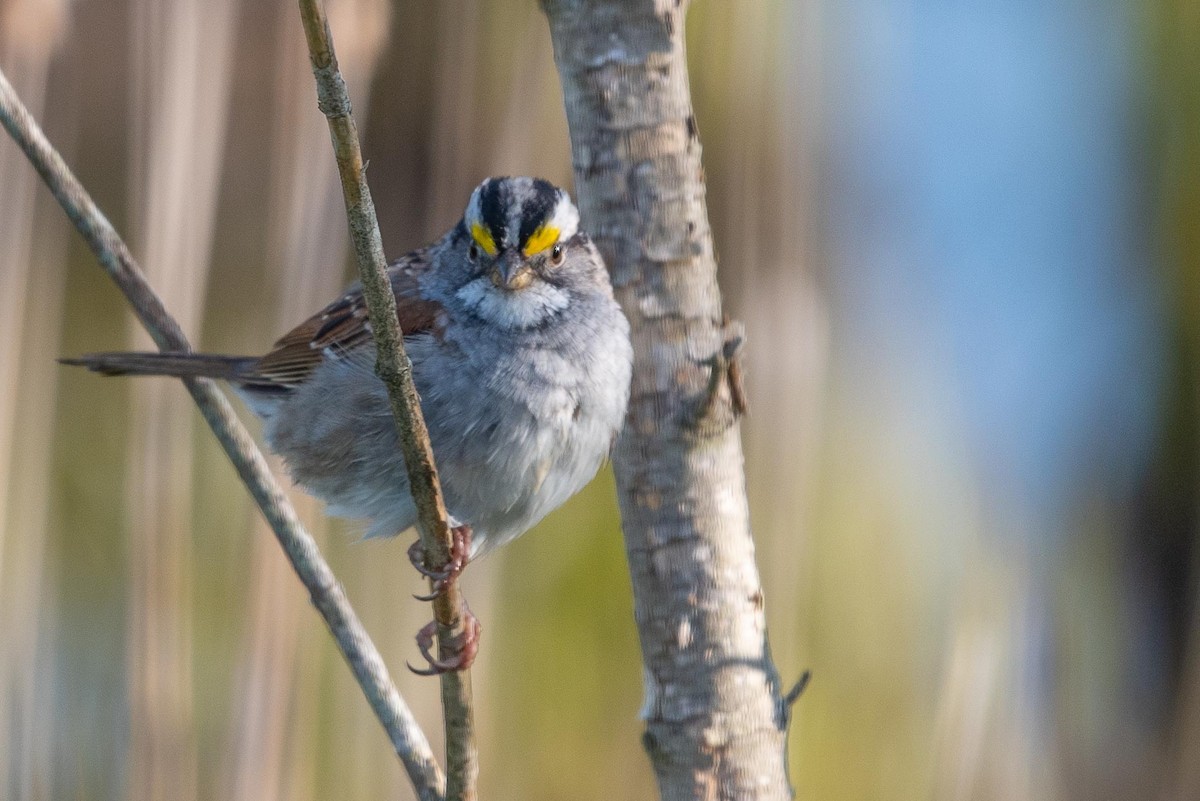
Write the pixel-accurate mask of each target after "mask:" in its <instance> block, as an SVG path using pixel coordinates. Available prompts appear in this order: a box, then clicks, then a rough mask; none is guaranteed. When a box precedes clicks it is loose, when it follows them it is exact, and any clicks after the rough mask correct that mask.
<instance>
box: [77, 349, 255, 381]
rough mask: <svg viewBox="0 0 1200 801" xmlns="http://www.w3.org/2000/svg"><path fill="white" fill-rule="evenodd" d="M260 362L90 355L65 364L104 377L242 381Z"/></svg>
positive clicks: (201, 356) (250, 359) (209, 356)
mask: <svg viewBox="0 0 1200 801" xmlns="http://www.w3.org/2000/svg"><path fill="white" fill-rule="evenodd" d="M257 361H258V360H257V359H255V358H254V357H252V356H218V355H216V354H212V353H89V354H87V355H85V356H80V357H79V358H78V359H59V362H61V363H62V364H69V365H76V366H79V367H86V368H87V369H89V370H91V371H92V372H95V373H101V374H102V375H169V376H176V377H179V378H221V379H225V380H226V381H235V382H236V381H240V380H242V379H243V378H245V377H246V374H247V372H248V371H249V370H251V369H252V368H253V366H254V364H255V363H256V362H257Z"/></svg>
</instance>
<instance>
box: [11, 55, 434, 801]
mask: <svg viewBox="0 0 1200 801" xmlns="http://www.w3.org/2000/svg"><path fill="white" fill-rule="evenodd" d="M0 124H2V125H3V126H4V128H5V129H6V130H7V131H8V132H9V134H11V135H12V137H13V139H15V140H16V141H17V144H19V145H20V146H21V149H22V150H24V151H25V154H26V155H27V156H28V157H29V160H30V161H31V162H32V163H33V166H34V168H35V169H36V170H37V171H38V174H39V175H41V177H42V179H43V180H44V181H45V182H46V184H47V185H48V186H49V187H50V191H51V192H52V193H53V194H54V197H55V198H56V199H57V200H58V202H59V203H60V204H61V205H62V207H63V209H64V210H65V211H66V213H67V216H68V217H69V218H70V220H71V222H72V223H73V224H74V225H75V227H76V228H77V229H78V230H79V232H80V233H81V234H82V235H83V238H84V239H85V240H86V241H87V243H88V246H89V247H90V248H91V249H92V252H93V253H95V254H96V257H97V259H99V261H100V264H101V266H102V267H103V268H104V270H105V271H106V272H107V273H108V274H109V276H110V277H111V278H112V279H113V280H114V281H115V282H116V283H117V286H118V287H120V289H121V291H122V292H123V293H124V294H125V297H126V298H127V299H128V300H129V303H130V305H131V306H132V307H133V310H134V312H135V313H136V314H137V317H138V319H139V320H140V321H141V323H142V325H143V326H144V327H145V329H146V331H147V332H149V334H150V336H151V337H152V338H153V339H154V342H155V344H156V345H158V347H159V348H160V349H161V350H173V351H188V350H191V346H190V345H189V344H188V341H187V338H186V337H185V336H184V334H183V331H182V330H181V329H180V328H179V325H178V324H177V323H176V322H175V320H174V319H172V318H171V316H170V314H168V313H167V310H166V309H165V308H164V307H163V304H162V301H161V300H160V299H159V298H158V296H157V295H156V294H155V293H154V290H153V289H152V288H151V287H150V285H149V284H148V283H147V282H146V279H145V276H144V275H143V273H142V271H141V268H139V267H138V265H137V263H136V262H135V261H134V259H133V256H132V255H131V254H130V252H129V249H128V248H127V247H126V246H125V243H124V242H123V241H122V240H121V237H120V236H119V235H118V234H117V232H116V230H115V229H114V228H113V227H112V225H111V224H110V223H109V222H108V220H107V219H106V218H105V217H104V215H103V214H102V213H101V212H100V210H99V209H98V208H97V207H96V204H95V202H93V200H92V198H91V197H90V196H89V195H88V193H87V191H86V190H85V189H84V188H83V186H82V184H80V183H79V180H78V179H77V178H76V177H75V176H74V175H73V174H72V173H71V171H70V170H69V169H68V168H67V166H66V164H65V163H64V162H63V160H62V157H61V156H59V154H58V153H57V152H56V151H55V150H54V148H53V147H52V146H51V145H50V143H49V141H48V140H47V139H46V137H45V134H44V133H43V132H42V130H41V128H40V127H39V126H38V124H37V123H36V122H35V121H34V120H33V117H32V116H31V115H30V113H29V110H28V109H26V108H25V106H24V105H23V104H22V103H21V101H20V99H19V98H18V97H17V94H16V92H15V91H14V90H13V88H12V85H11V84H10V83H9V82H8V79H7V78H6V77H5V76H4V74H3V72H0ZM183 383H184V385H185V386H186V387H187V389H188V392H190V393H191V395H192V398H193V399H194V400H195V402H196V405H197V406H198V407H199V409H200V412H201V414H202V415H203V416H204V419H205V420H206V421H207V422H208V424H209V426H210V427H211V428H212V430H213V433H215V434H216V435H217V439H218V441H220V443H221V446H222V447H223V448H224V449H225V453H226V454H227V455H228V456H229V460H230V461H231V462H233V465H234V467H235V468H236V469H237V471H238V475H239V476H240V477H241V479H242V481H243V482H244V483H245V484H246V487H247V489H249V490H250V494H251V495H252V496H253V497H254V500H255V501H256V502H257V503H258V505H259V508H260V509H262V512H263V515H264V516H265V517H266V519H267V521H268V522H269V523H270V524H271V528H272V529H273V530H274V531H275V536H276V537H277V538H278V539H279V544H280V545H281V546H282V547H283V550H284V553H285V554H286V555H287V557H288V560H289V561H290V562H291V563H292V567H293V568H294V569H295V571H296V573H297V575H299V576H300V580H301V581H302V582H303V583H304V586H305V587H306V588H307V589H308V592H309V595H310V597H311V599H312V602H313V605H314V606H316V607H317V610H318V611H319V612H320V613H321V616H322V617H323V618H324V619H325V622H326V624H327V625H328V626H329V630H330V632H331V633H332V634H333V636H334V639H335V640H336V641H337V644H338V648H339V649H340V650H341V651H342V654H343V656H345V658H346V661H347V662H348V663H349V665H350V668H351V670H353V672H354V676H355V678H356V679H357V680H358V683H359V686H360V687H362V690H363V694H364V695H366V697H367V701H368V702H369V703H370V704H371V708H372V709H373V710H374V711H375V714H376V716H377V717H378V718H379V721H380V723H382V724H383V727H384V729H386V730H387V733H388V736H389V737H390V738H391V741H392V745H393V746H394V747H395V749H396V753H397V755H398V756H399V757H400V759H401V761H402V762H403V763H404V767H405V769H406V770H407V771H408V775H409V778H410V780H411V781H412V783H413V786H414V788H415V789H416V791H417V795H418V796H419V797H420V798H421V801H441V799H442V797H443V790H444V787H445V782H446V779H445V777H444V776H443V775H442V772H441V770H440V769H439V768H438V765H437V761H436V760H435V759H434V756H433V751H432V749H431V748H430V746H429V742H428V740H427V739H426V738H425V735H424V733H423V732H422V731H421V729H420V727H419V726H418V725H417V722H416V720H415V719H414V718H413V716H412V712H411V711H410V710H409V708H408V705H407V704H405V702H404V699H403V698H402V697H401V696H400V693H399V692H398V691H397V690H396V686H395V684H393V683H392V680H391V677H390V676H389V675H388V671H387V667H386V666H385V665H384V663H383V658H382V657H381V656H380V654H379V651H378V649H376V648H375V645H374V643H372V642H371V639H370V637H369V636H368V635H367V632H366V629H364V628H363V625H362V622H361V621H360V620H359V619H358V616H357V615H356V614H355V612H354V609H353V608H352V607H351V606H350V602H349V600H348V599H347V598H346V593H345V591H344V590H343V589H342V586H341V584H340V583H338V581H337V578H336V577H335V576H334V574H333V571H332V570H331V569H330V567H329V565H328V564H327V563H326V562H325V560H324V558H323V557H322V556H321V553H320V551H319V549H318V548H317V544H316V542H315V541H314V540H313V538H312V536H311V535H310V534H309V533H308V532H307V531H306V530H305V529H304V526H303V525H302V524H301V523H300V519H299V518H298V517H297V516H296V512H295V510H294V509H293V508H292V505H291V503H290V502H289V501H288V499H287V496H286V495H284V493H283V491H282V490H281V489H280V488H279V485H278V484H277V483H276V481H275V479H274V478H273V477H272V475H271V473H270V470H269V469H268V467H267V463H266V460H265V459H264V458H263V455H262V453H261V452H260V451H259V450H258V447H257V446H256V445H255V444H254V440H253V439H252V438H251V437H250V434H249V433H248V432H247V431H246V429H245V428H244V427H243V426H242V424H241V421H239V420H238V418H237V415H236V414H235V413H234V411H233V407H232V406H231V405H230V404H229V401H228V399H226V397H225V396H224V395H223V394H222V393H221V392H220V391H219V390H218V389H217V386H216V384H215V383H214V382H212V381H209V380H207V379H187V378H185V379H183Z"/></svg>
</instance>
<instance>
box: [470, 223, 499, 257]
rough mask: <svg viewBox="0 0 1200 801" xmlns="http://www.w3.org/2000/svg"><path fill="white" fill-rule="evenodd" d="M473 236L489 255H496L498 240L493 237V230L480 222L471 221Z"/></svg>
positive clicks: (476, 242)
mask: <svg viewBox="0 0 1200 801" xmlns="http://www.w3.org/2000/svg"><path fill="white" fill-rule="evenodd" d="M471 238H472V239H474V240H475V244H477V245H479V247H481V248H483V250H484V252H485V253H487V254H488V255H489V256H495V255H496V240H494V239H492V234H491V232H490V231H488V229H487V228H485V227H484V226H483V225H481V224H480V223H471Z"/></svg>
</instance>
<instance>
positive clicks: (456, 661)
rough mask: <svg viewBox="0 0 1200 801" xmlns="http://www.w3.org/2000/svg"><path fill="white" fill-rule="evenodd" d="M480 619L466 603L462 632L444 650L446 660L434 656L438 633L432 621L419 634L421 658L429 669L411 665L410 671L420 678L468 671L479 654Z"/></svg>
mask: <svg viewBox="0 0 1200 801" xmlns="http://www.w3.org/2000/svg"><path fill="white" fill-rule="evenodd" d="M479 632H480V626H479V619H478V618H476V617H475V615H473V614H472V613H471V610H470V609H469V608H468V607H467V605H466V604H465V603H464V604H463V606H462V631H461V632H459V633H458V634H455V635H453V636H452V637H450V638H449V639H448V640H447V641H446V642H445V643H444V645H445V647H444V649H443V650H445V651H446V652H447V656H446V657H445V658H444V659H439V658H437V657H435V656H434V655H433V636H434V634H436V633H437V621H436V620H432V621H430V622H429V623H427V624H425V625H424V626H423V627H422V628H421V630H420V631H418V632H417V648H419V649H420V650H421V656H423V657H425V661H426V662H428V663H429V667H427V668H415V667H413V666H412V665H411V664H410V665H408V669H409V670H411V671H412V672H413V673H416V674H417V675H418V676H440V675H441V674H443V673H454V672H456V671H460V670H466V669H467V668H469V667H470V666H471V663H472V662H474V661H475V654H477V653H478V652H479Z"/></svg>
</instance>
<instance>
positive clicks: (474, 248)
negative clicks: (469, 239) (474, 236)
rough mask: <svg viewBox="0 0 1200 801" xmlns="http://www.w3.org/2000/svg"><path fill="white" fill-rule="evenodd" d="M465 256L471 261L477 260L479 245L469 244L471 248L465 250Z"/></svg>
mask: <svg viewBox="0 0 1200 801" xmlns="http://www.w3.org/2000/svg"><path fill="white" fill-rule="evenodd" d="M467 258H468V259H470V260H471V261H478V260H479V246H478V245H474V244H472V245H471V249H470V250H468V251H467Z"/></svg>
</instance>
